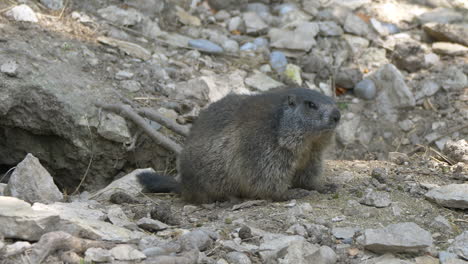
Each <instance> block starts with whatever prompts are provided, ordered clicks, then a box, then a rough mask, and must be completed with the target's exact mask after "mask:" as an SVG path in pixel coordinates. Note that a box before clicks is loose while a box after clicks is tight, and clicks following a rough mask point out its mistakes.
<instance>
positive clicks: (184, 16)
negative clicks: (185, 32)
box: [175, 6, 201, 27]
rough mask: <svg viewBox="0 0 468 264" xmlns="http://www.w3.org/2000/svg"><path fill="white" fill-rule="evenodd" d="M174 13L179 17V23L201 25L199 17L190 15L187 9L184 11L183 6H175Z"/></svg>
mask: <svg viewBox="0 0 468 264" xmlns="http://www.w3.org/2000/svg"><path fill="white" fill-rule="evenodd" d="M175 9H176V15H177V18H178V19H179V21H180V23H182V24H184V25H189V26H196V27H199V26H201V21H200V18H198V17H196V16H192V15H191V14H189V13H188V12H187V11H185V10H184V9H183V8H181V7H179V6H176V8H175Z"/></svg>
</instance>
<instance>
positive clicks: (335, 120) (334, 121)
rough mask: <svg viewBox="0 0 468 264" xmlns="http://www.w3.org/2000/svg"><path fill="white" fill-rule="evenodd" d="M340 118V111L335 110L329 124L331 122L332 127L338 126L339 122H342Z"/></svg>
mask: <svg viewBox="0 0 468 264" xmlns="http://www.w3.org/2000/svg"><path fill="white" fill-rule="evenodd" d="M340 118H341V114H340V111H339V110H338V109H333V110H332V112H331V114H330V119H329V120H328V122H330V124H332V125H337V124H338V122H339V121H340Z"/></svg>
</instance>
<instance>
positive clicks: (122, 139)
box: [97, 113, 131, 143]
mask: <svg viewBox="0 0 468 264" xmlns="http://www.w3.org/2000/svg"><path fill="white" fill-rule="evenodd" d="M100 117H101V119H100V122H99V126H98V129H97V132H98V134H99V135H101V136H102V137H104V138H107V139H108V140H112V141H115V142H119V143H126V142H130V140H131V135H130V130H129V129H128V126H127V122H126V121H125V119H124V118H123V117H121V116H119V115H116V114H113V113H105V114H102V115H101V116H100Z"/></svg>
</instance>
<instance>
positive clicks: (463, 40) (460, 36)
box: [423, 23, 468, 46]
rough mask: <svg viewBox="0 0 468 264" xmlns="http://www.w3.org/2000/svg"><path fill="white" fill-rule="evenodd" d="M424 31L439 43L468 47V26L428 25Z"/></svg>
mask: <svg viewBox="0 0 468 264" xmlns="http://www.w3.org/2000/svg"><path fill="white" fill-rule="evenodd" d="M423 29H424V31H425V32H426V33H428V34H429V35H430V36H431V37H433V38H435V39H436V40H438V41H446V42H454V43H458V44H461V45H464V46H468V27H467V26H466V25H463V24H437V23H428V24H425V25H424V26H423Z"/></svg>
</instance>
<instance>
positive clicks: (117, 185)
mask: <svg viewBox="0 0 468 264" xmlns="http://www.w3.org/2000/svg"><path fill="white" fill-rule="evenodd" d="M144 171H150V172H154V170H153V169H137V170H134V171H132V172H131V173H129V174H127V175H125V176H123V177H122V178H120V179H118V180H115V181H113V182H111V183H110V184H109V185H108V186H106V187H105V188H104V189H102V190H99V191H97V192H96V193H95V194H94V195H93V199H95V200H97V201H109V198H110V197H111V196H112V194H114V193H118V192H121V191H124V192H125V193H127V194H128V195H130V196H133V197H135V196H137V195H138V194H140V193H141V191H142V190H143V186H141V185H140V183H139V182H138V179H137V178H136V175H137V174H139V173H142V172H144Z"/></svg>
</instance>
